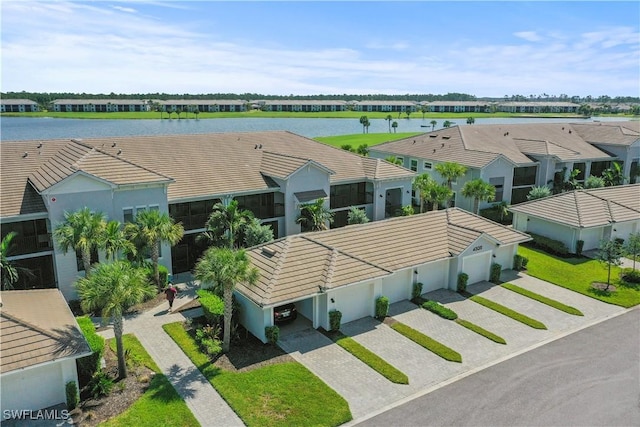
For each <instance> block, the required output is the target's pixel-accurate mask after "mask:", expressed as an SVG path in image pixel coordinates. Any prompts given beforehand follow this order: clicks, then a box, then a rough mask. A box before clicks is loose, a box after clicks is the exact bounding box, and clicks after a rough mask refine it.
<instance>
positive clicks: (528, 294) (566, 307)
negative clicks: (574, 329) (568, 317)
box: [501, 283, 584, 316]
mask: <svg viewBox="0 0 640 427" xmlns="http://www.w3.org/2000/svg"><path fill="white" fill-rule="evenodd" d="M501 286H502V287H503V288H505V289H509V290H510V291H513V292H516V293H518V294H520V295H523V296H525V297H527V298H531V299H533V300H536V301H538V302H541V303H543V304H546V305H548V306H549V307H553V308H555V309H558V310H560V311H564V312H565V313H569V314H573V315H574V316H584V314H582V312H581V311H580V310H578V309H577V308H575V307H571V306H570V305H566V304H563V303H561V302H560V301H556V300H554V299H551V298H547V297H545V296H544V295H540V294H537V293H535V292H531V291H530V290H528V289H525V288H521V287H520V286H516V285H514V284H513V283H503V284H502V285H501Z"/></svg>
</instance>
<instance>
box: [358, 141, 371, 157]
mask: <svg viewBox="0 0 640 427" xmlns="http://www.w3.org/2000/svg"><path fill="white" fill-rule="evenodd" d="M356 153H358V154H360V155H361V156H365V157H366V156H368V155H369V146H368V145H367V144H360V145H358V148H357V149H356Z"/></svg>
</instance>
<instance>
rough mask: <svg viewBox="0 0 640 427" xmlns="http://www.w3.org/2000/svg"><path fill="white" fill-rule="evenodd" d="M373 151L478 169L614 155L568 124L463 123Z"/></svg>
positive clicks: (389, 143)
mask: <svg viewBox="0 0 640 427" xmlns="http://www.w3.org/2000/svg"><path fill="white" fill-rule="evenodd" d="M373 150H375V151H382V152H385V153H390V154H391V153H394V154H396V153H397V154H400V155H404V156H413V157H419V158H423V159H428V160H434V161H438V162H457V163H460V164H462V165H465V166H468V167H474V168H482V167H484V166H486V165H487V164H489V163H491V162H492V161H494V160H495V159H497V158H498V157H499V156H504V157H505V158H507V159H508V160H510V161H511V162H513V163H514V164H516V165H520V166H523V165H530V164H533V163H534V162H535V160H534V159H532V158H531V157H530V156H555V157H557V158H558V159H559V160H560V161H572V160H587V159H603V160H606V159H610V158H611V156H609V155H608V154H607V153H605V152H604V151H602V150H600V149H598V148H596V147H594V146H593V145H591V144H590V143H589V142H587V141H585V140H584V139H583V138H582V137H581V136H580V135H579V134H578V132H574V131H573V130H572V129H571V125H569V124H566V123H565V124H563V123H546V124H543V125H541V124H539V123H531V124H499V125H498V124H496V125H460V126H454V127H450V128H445V129H440V130H437V131H433V132H428V133H426V134H423V135H418V136H415V137H409V138H405V139H401V140H398V141H392V142H387V143H384V144H380V145H377V146H375V147H373Z"/></svg>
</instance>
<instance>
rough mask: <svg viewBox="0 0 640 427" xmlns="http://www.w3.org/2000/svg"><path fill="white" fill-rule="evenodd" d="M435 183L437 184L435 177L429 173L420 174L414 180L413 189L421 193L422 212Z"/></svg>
mask: <svg viewBox="0 0 640 427" xmlns="http://www.w3.org/2000/svg"><path fill="white" fill-rule="evenodd" d="M434 184H437V183H436V181H435V179H433V178H431V175H429V174H428V173H423V174H420V175H418V176H417V177H416V178H415V179H414V181H413V189H414V190H417V191H418V192H419V193H420V213H422V212H424V205H425V202H426V195H427V193H428V192H429V189H430V188H431V187H432V186H433V185H434Z"/></svg>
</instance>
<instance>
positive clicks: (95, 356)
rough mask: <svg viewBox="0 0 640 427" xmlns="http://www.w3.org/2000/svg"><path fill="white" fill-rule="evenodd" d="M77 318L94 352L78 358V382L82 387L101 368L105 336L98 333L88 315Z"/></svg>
mask: <svg viewBox="0 0 640 427" xmlns="http://www.w3.org/2000/svg"><path fill="white" fill-rule="evenodd" d="M76 320H77V322H78V326H80V330H81V331H82V334H83V335H84V337H85V339H86V340H87V342H88V343H89V348H90V349H91V351H92V352H93V353H92V354H90V355H89V356H84V357H81V358H80V359H77V360H76V366H77V367H78V383H79V386H80V388H82V387H84V386H85V385H87V384H88V383H89V381H90V380H91V377H93V374H94V373H95V372H96V371H98V370H99V369H100V361H101V360H102V355H103V353H104V338H102V337H101V336H100V335H98V334H97V333H96V327H95V326H94V324H93V321H92V320H91V319H90V318H89V317H88V316H80V317H77V318H76Z"/></svg>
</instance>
